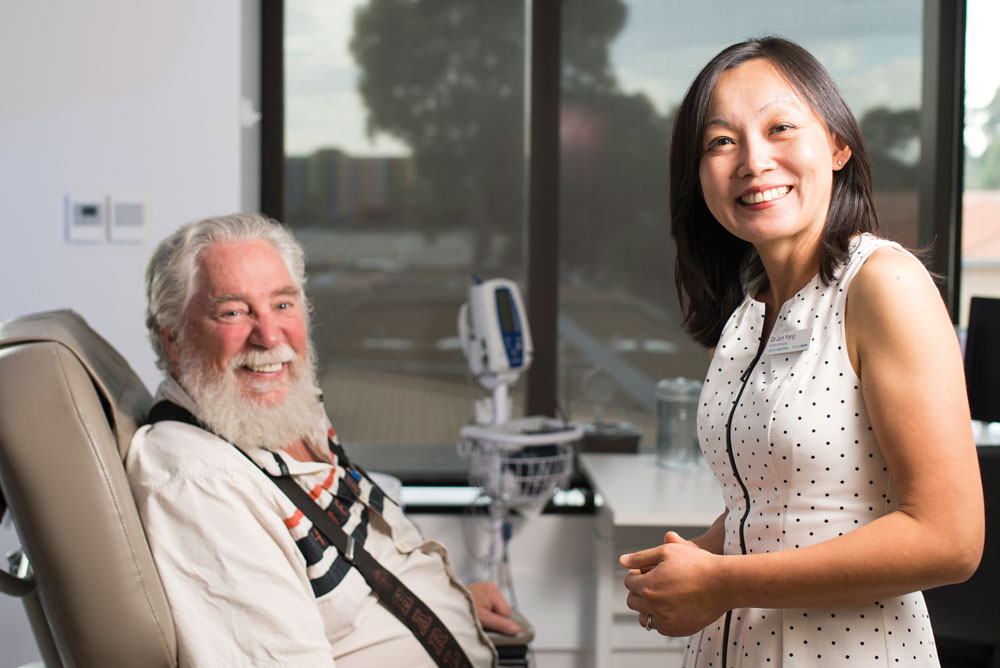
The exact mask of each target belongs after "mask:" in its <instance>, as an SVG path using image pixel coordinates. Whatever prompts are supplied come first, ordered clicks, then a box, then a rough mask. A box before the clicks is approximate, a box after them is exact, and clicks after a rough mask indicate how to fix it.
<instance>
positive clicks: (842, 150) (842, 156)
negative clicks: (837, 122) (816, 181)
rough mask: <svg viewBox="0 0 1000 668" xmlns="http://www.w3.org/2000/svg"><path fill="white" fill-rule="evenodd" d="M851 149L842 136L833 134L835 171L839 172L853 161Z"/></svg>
mask: <svg viewBox="0 0 1000 668" xmlns="http://www.w3.org/2000/svg"><path fill="white" fill-rule="evenodd" d="M851 155H852V154H851V147H850V146H848V145H847V142H845V141H844V140H843V139H841V138H840V135H838V134H837V133H833V171H835V172H839V171H840V170H841V169H843V168H844V165H846V164H847V163H848V161H849V160H850V159H851Z"/></svg>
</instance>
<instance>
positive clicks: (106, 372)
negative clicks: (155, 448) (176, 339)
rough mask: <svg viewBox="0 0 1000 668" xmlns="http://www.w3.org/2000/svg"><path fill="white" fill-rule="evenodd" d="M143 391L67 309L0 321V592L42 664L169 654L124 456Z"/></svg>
mask: <svg viewBox="0 0 1000 668" xmlns="http://www.w3.org/2000/svg"><path fill="white" fill-rule="evenodd" d="M150 401H151V398H150V396H149V392H148V391H147V390H146V388H145V386H144V385H143V384H142V382H141V381H140V380H139V378H138V377H137V376H136V375H135V372H134V371H132V369H131V367H129V365H128V363H127V362H126V361H125V360H124V359H123V358H122V357H121V355H119V354H118V353H117V352H116V351H115V350H114V349H113V348H112V347H111V346H110V345H109V344H108V343H107V342H106V341H105V340H104V339H102V338H101V337H100V336H98V335H97V334H96V333H95V332H94V331H93V330H92V329H90V327H88V326H87V324H86V323H85V322H84V321H83V319H82V318H81V317H80V316H78V315H77V314H76V313H73V312H72V311H53V312H50V313H40V314H37V315H32V316H27V317H24V318H18V319H16V320H11V321H8V322H5V323H3V324H0V491H2V496H0V516H2V515H3V514H4V508H5V506H7V507H6V510H7V511H8V512H10V514H11V516H12V517H13V521H14V527H15V529H16V531H17V534H18V537H19V538H20V541H21V546H22V551H23V553H22V554H19V555H15V557H14V558H12V559H11V560H10V561H11V570H12V572H11V573H8V572H5V571H3V570H2V569H0V592H3V593H5V594H10V595H13V596H20V597H22V600H23V601H24V604H25V608H26V609H27V611H28V618H29V620H30V622H31V626H32V629H33V631H34V633H35V638H36V640H37V641H38V645H39V648H40V650H41V653H42V659H43V660H44V662H45V665H46V666H47V668H59V667H61V666H66V667H67V668H68V667H71V666H77V667H80V668H90V667H93V668H111V667H117V666H129V667H130V668H146V667H149V668H160V667H168V666H170V667H172V666H176V665H177V639H176V635H175V632H174V625H173V619H172V617H171V615H170V609H169V607H168V606H167V599H166V596H165V594H164V592H163V587H162V585H161V584H160V578H159V575H158V573H157V572H156V567H155V565H154V563H153V558H152V555H151V554H150V551H149V546H148V545H147V543H146V537H145V534H144V533H143V530H142V525H141V523H140V521H139V514H138V511H137V510H136V507H135V503H134V502H133V500H132V494H131V492H130V491H129V486H128V480H127V479H126V477H125V468H124V466H123V465H122V460H123V458H124V456H125V453H126V451H127V449H128V446H129V442H130V441H131V439H132V434H133V432H134V431H135V429H136V427H137V426H138V425H140V424H142V422H143V420H144V418H145V416H146V412H147V411H148V410H149V406H150ZM4 500H6V502H5V501H4Z"/></svg>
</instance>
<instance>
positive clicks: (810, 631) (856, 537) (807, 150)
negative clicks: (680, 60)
mask: <svg viewBox="0 0 1000 668" xmlns="http://www.w3.org/2000/svg"><path fill="white" fill-rule="evenodd" d="M693 174H697V178H694V177H693V176H692V175H693ZM870 174H871V168H870V163H869V158H868V152H867V149H866V147H865V142H864V138H863V137H862V136H861V132H860V129H859V127H858V124H857V122H856V121H855V119H854V117H853V115H851V114H850V112H849V111H848V110H847V106H846V104H844V102H843V100H842V99H841V98H840V94H839V92H838V91H837V88H836V86H835V85H834V83H833V81H832V79H831V78H830V76H829V74H828V73H827V72H826V70H825V69H823V67H822V66H821V65H820V64H819V63H818V62H817V61H816V59H815V58H814V57H813V56H812V55H810V54H809V53H808V52H806V51H805V50H804V49H802V48H801V47H799V46H797V45H795V44H793V43H791V42H788V41H785V40H782V39H778V38H764V39H759V40H750V41H747V42H743V43H740V44H736V45H733V46H732V47H729V48H728V49H725V50H724V51H723V52H722V53H720V54H719V55H718V56H716V58H715V59H713V60H712V61H711V62H710V63H709V64H708V65H707V66H706V67H705V69H703V70H702V72H701V74H699V76H698V78H697V79H696V80H695V82H694V84H693V85H692V87H691V89H690V90H689V92H688V94H687V96H686V97H685V99H684V102H683V103H682V104H681V107H680V111H679V112H678V119H677V123H676V125H675V128H674V138H673V146H672V151H671V209H672V213H673V227H672V231H673V234H674V238H675V241H676V243H677V248H678V257H677V279H678V291H679V292H680V294H681V298H682V301H683V302H684V303H685V324H686V326H687V327H688V330H689V331H690V332H691V333H692V334H693V335H694V336H695V338H696V339H697V340H698V341H699V342H700V343H702V344H703V345H705V346H706V347H709V348H712V349H713V350H714V355H713V358H712V363H711V365H710V368H709V371H708V376H707V378H706V380H705V383H704V390H703V392H702V395H701V398H700V408H699V411H698V432H699V441H700V445H701V448H702V452H703V453H704V455H705V459H706V461H707V462H708V463H709V465H710V466H711V467H712V470H713V472H714V474H715V476H716V478H717V479H718V480H719V482H720V484H721V486H722V492H723V496H724V500H725V504H726V511H725V512H723V513H722V514H721V515H720V516H719V517H718V518H717V519H716V521H715V522H714V524H713V525H712V526H711V528H710V529H709V530H708V531H707V532H706V533H704V534H703V535H701V536H699V537H697V538H694V539H692V540H684V539H683V538H681V537H680V536H678V535H677V534H676V533H674V532H668V533H667V534H666V536H665V537H664V541H663V544H662V545H660V546H657V547H653V548H650V549H647V550H644V551H641V552H637V553H635V554H629V555H623V556H622V558H621V563H622V565H623V566H626V567H627V568H629V569H630V570H629V573H628V575H627V576H626V579H625V585H626V587H627V588H628V590H629V594H628V598H627V603H628V605H629V607H630V608H632V609H634V610H636V611H637V612H639V613H640V614H639V623H640V624H641V625H643V626H644V627H645V628H647V629H649V630H651V629H653V628H655V629H657V630H658V631H659V632H660V633H663V634H665V635H690V636H691V639H690V643H689V645H688V653H687V663H686V665H687V666H689V668H691V667H694V668H703V667H705V668H707V667H708V666H717V665H722V666H726V667H727V668H728V667H730V666H740V667H748V666H764V665H782V664H783V662H785V665H816V664H818V663H823V664H825V663H827V662H830V663H832V664H836V665H848V662H849V665H852V666H868V667H873V668H874V667H875V666H890V665H897V664H903V665H910V666H937V665H938V658H937V652H936V650H935V649H934V637H933V633H932V630H931V624H930V619H929V617H928V613H927V608H926V606H925V604H924V600H923V596H922V595H921V593H920V591H919V590H921V589H925V588H930V587H936V586H939V585H943V584H948V583H952V582H958V581H963V580H965V579H967V578H968V577H969V576H970V575H971V574H972V573H973V572H974V571H975V569H976V567H977V565H978V563H979V559H980V555H981V553H982V547H983V533H984V532H983V503H982V492H981V488H980V484H979V483H980V479H979V475H978V466H977V460H976V452H975V446H974V444H973V443H972V438H971V431H970V429H969V407H968V403H967V401H966V399H965V391H964V377H963V374H962V363H961V356H960V353H959V347H958V341H957V338H956V336H955V332H954V330H953V329H952V326H951V322H950V320H949V317H948V313H947V311H946V309H945V307H944V304H943V302H942V300H941V297H940V295H939V293H938V291H937V289H936V287H935V286H934V283H933V281H932V280H931V279H930V277H929V275H928V273H927V271H926V270H925V269H924V268H923V266H922V265H921V264H920V263H919V261H917V260H916V259H915V258H914V257H913V256H912V255H910V254H909V253H907V252H906V251H905V250H903V249H902V247H901V246H899V245H898V244H896V243H894V242H891V241H888V240H885V239H881V238H879V237H878V236H876V235H875V234H873V232H875V231H877V229H878V221H877V216H876V214H875V211H874V205H873V202H872V199H871V178H870ZM720 248H721V249H722V252H720ZM789 338H793V339H795V340H796V342H797V343H801V345H796V346H794V347H793V348H789V346H787V345H785V344H784V342H785V341H787V340H788V339H789ZM928 351H933V354H932V355H931V354H928ZM918 546H919V549H918Z"/></svg>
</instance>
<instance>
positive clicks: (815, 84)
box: [670, 37, 879, 347]
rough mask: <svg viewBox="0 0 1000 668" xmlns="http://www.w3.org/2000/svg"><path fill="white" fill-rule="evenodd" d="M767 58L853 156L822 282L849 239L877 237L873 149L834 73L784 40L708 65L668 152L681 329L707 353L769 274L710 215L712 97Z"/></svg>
mask: <svg viewBox="0 0 1000 668" xmlns="http://www.w3.org/2000/svg"><path fill="white" fill-rule="evenodd" d="M757 58H762V59H764V60H767V61H768V62H769V63H770V64H771V65H773V66H774V67H775V68H776V69H777V70H778V72H780V73H781V75H782V76H783V77H784V78H785V79H786V80H787V81H788V83H789V85H791V86H792V87H793V88H794V89H795V90H796V91H798V93H799V95H801V96H802V98H803V99H804V100H805V101H806V102H807V103H808V104H809V106H810V107H811V108H812V110H813V112H814V113H816V115H817V116H819V117H820V118H821V119H822V120H823V122H824V123H826V126H827V129H828V130H830V131H832V132H834V133H836V134H837V136H838V137H840V139H841V140H843V141H844V142H845V143H846V144H847V146H849V147H850V149H851V158H850V160H848V162H847V164H846V165H844V166H843V168H841V169H840V170H839V171H835V172H834V173H833V191H832V193H831V197H830V208H829V213H828V214H827V218H826V227H825V228H824V230H823V237H822V242H821V245H820V262H819V273H820V278H821V279H822V281H823V282H824V283H826V284H829V283H830V282H831V281H832V280H833V278H834V277H835V275H836V273H837V270H838V269H839V268H840V267H841V266H842V265H843V264H844V262H845V261H846V260H847V255H848V244H849V242H850V239H851V237H853V236H855V235H856V234H858V233H859V232H876V233H877V232H878V231H879V222H878V215H877V214H876V212H875V203H874V200H873V199H872V169H871V157H870V156H869V154H868V146H867V144H866V143H865V139H864V137H863V136H862V134H861V128H860V127H859V126H858V121H857V119H855V118H854V114H852V113H851V110H850V109H849V108H848V106H847V103H846V102H845V101H844V98H843V97H842V96H841V94H840V91H839V90H838V89H837V85H836V84H835V83H834V82H833V78H832V77H831V76H830V73H829V72H827V71H826V69H825V68H824V67H823V66H822V65H821V64H820V63H819V61H818V60H816V58H814V57H813V55H812V54H810V53H809V52H808V51H806V50H805V49H803V48H802V47H801V46H799V45H798V44H795V43H794V42H790V41H788V40H785V39H781V38H779V37H763V38H759V39H750V40H747V41H746V42H741V43H739V44H734V45H732V46H730V47H728V48H726V49H725V50H723V51H722V52H721V53H719V55H717V56H716V57H715V58H713V59H712V60H711V62H709V63H708V64H707V65H706V66H705V67H704V69H702V70H701V72H700V73H699V74H698V76H697V78H695V80H694V83H692V84H691V88H690V89H688V92H687V94H686V95H685V96H684V100H683V101H682V102H681V106H680V108H679V109H678V111H677V117H676V120H675V121H674V130H673V137H672V139H671V145H670V218H671V223H670V233H671V236H672V237H673V239H674V245H675V247H676V249H677V263H676V265H675V276H676V279H677V294H678V297H679V298H680V304H681V311H682V313H683V323H682V324H683V326H684V329H685V330H687V332H688V333H689V334H690V335H691V336H692V337H693V338H694V340H695V341H697V342H698V343H700V344H701V345H703V346H706V347H712V346H714V345H715V344H716V343H718V340H719V336H720V335H721V334H722V328H723V327H724V326H725V324H726V321H727V320H728V319H729V316H730V314H732V312H733V311H734V310H735V309H736V307H737V306H739V304H740V302H741V301H742V300H743V298H744V296H745V289H746V286H747V285H748V284H749V282H750V281H752V280H754V279H755V278H757V277H759V276H760V275H761V274H762V273H763V271H764V267H763V265H762V264H761V262H760V258H759V257H758V256H757V251H756V250H755V249H754V247H753V245H751V244H750V243H749V242H746V241H743V240H742V239H739V238H737V237H735V236H733V235H732V234H730V233H729V231H727V230H726V229H725V228H724V227H723V226H722V225H721V224H719V222H718V221H716V219H715V217H714V216H713V215H712V214H711V212H710V211H709V210H708V206H707V205H706V204H705V198H704V196H703V194H702V191H701V182H700V179H699V176H698V175H699V166H700V163H701V157H702V153H703V150H702V141H703V136H704V133H705V123H706V119H707V114H708V106H709V103H710V101H711V98H712V91H713V90H714V89H715V84H716V82H717V81H718V79H719V76H720V75H721V74H722V73H723V72H725V71H726V70H729V69H732V68H734V67H737V66H739V65H742V64H743V63H745V62H747V61H749V60H754V59H757Z"/></svg>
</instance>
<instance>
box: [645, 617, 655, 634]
mask: <svg viewBox="0 0 1000 668" xmlns="http://www.w3.org/2000/svg"><path fill="white" fill-rule="evenodd" d="M646 630H647V631H652V630H653V615H650V616H648V617H646Z"/></svg>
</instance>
